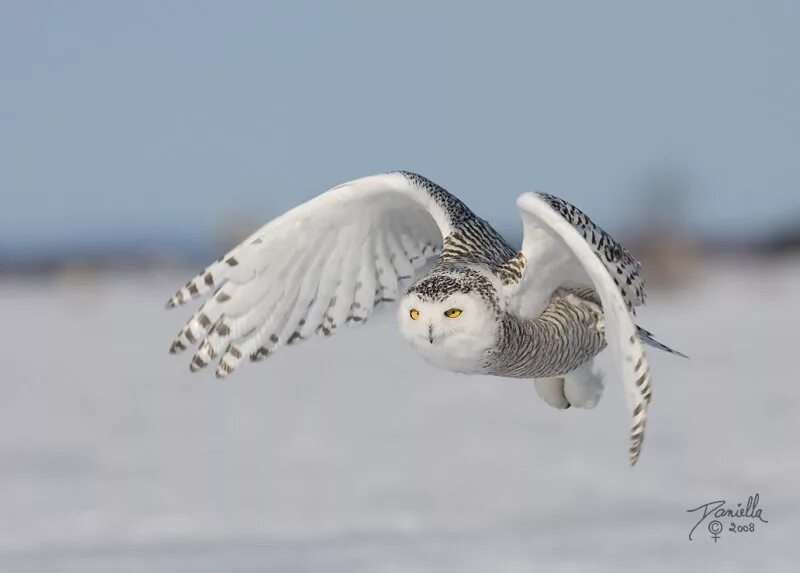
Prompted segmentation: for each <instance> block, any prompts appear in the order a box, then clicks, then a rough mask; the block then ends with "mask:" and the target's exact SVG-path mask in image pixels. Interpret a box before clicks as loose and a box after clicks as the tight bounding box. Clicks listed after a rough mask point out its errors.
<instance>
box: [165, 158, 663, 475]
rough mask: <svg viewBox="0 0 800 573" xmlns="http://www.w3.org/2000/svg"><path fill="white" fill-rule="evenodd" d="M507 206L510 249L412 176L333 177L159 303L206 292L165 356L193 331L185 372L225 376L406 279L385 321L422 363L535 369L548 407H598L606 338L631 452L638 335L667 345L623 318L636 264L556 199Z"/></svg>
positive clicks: (635, 286)
mask: <svg viewBox="0 0 800 573" xmlns="http://www.w3.org/2000/svg"><path fill="white" fill-rule="evenodd" d="M517 206H518V208H519V210H520V214H521V215H522V222H523V225H524V237H523V241H522V248H521V249H520V250H519V251H516V250H515V249H514V248H512V247H511V246H510V245H509V244H508V243H507V242H506V241H505V240H504V239H503V237H501V236H500V235H499V234H498V233H497V231H495V230H494V229H493V228H492V227H491V226H490V225H489V223H487V222H486V221H484V220H483V219H481V218H480V217H478V216H477V215H475V214H474V213H473V212H472V211H471V210H470V209H469V208H468V207H467V206H466V205H464V203H462V202H461V201H460V200H458V199H457V198H456V197H454V196H453V195H451V194H450V193H448V192H447V191H445V190H444V189H443V188H442V187H440V186H438V185H436V184H435V183H433V182H432V181H430V180H428V179H426V178H425V177H422V176H420V175H416V174H414V173H409V172H405V171H399V172H393V173H385V174H382V175H373V176H369V177H363V178H361V179H356V180H354V181H350V182H348V183H344V184H342V185H339V186H338V187H334V188H333V189H330V190H329V191H327V192H325V193H323V194H321V195H319V196H318V197H316V198H314V199H312V200H310V201H308V202H306V203H304V204H302V205H300V206H298V207H296V208H294V209H292V210H290V211H288V212H287V213H285V214H284V215H282V216H280V217H278V218H277V219H275V220H273V221H270V222H269V223H267V224H266V225H265V226H263V227H262V228H261V229H259V230H258V231H256V232H255V233H254V234H253V235H251V236H250V237H249V238H247V239H246V240H245V241H243V242H242V243H241V244H240V245H238V246H237V247H235V248H234V249H233V250H232V251H230V252H229V253H228V254H227V255H225V256H223V257H221V258H220V259H218V260H217V261H216V262H215V263H213V264H212V265H211V266H209V267H208V268H206V269H204V270H203V271H202V272H201V273H200V274H199V275H197V277H195V278H194V279H192V280H190V281H189V282H188V283H187V284H186V286H185V287H183V288H181V289H180V290H179V291H178V292H177V293H176V294H175V295H174V296H173V297H172V298H171V299H170V300H169V301H168V302H167V307H168V308H172V307H175V306H177V305H181V304H183V303H185V302H187V301H189V300H191V299H194V298H197V297H200V296H202V295H204V294H206V293H208V292H209V291H211V290H213V291H214V292H213V296H211V297H210V298H209V299H208V300H207V301H206V302H205V303H204V304H203V305H202V306H201V307H200V309H199V310H198V311H197V312H196V313H195V314H194V315H192V317H191V318H190V319H189V321H188V323H187V325H186V326H185V328H183V329H182V330H181V331H180V332H179V333H178V335H177V337H176V338H175V339H174V341H173V342H172V346H171V349H170V352H172V353H178V352H181V351H183V350H185V349H186V348H188V347H189V346H191V345H194V344H197V343H198V342H199V348H198V350H197V353H196V354H195V355H194V357H193V358H192V361H191V364H190V369H191V370H192V371H193V372H195V371H197V370H200V369H202V368H204V367H205V366H206V365H207V364H209V362H211V361H212V360H215V359H216V360H217V368H216V374H217V376H218V377H225V376H228V375H229V374H230V373H231V372H233V371H234V370H235V369H236V368H237V367H238V366H239V364H240V363H241V361H242V360H243V359H244V357H245V356H249V357H250V360H253V361H258V360H261V359H263V358H264V357H266V356H269V355H270V354H272V353H273V352H275V351H276V350H277V349H278V348H280V347H281V346H284V345H289V344H296V343H298V342H300V341H302V340H305V339H307V338H308V337H310V336H312V335H314V334H323V335H325V336H330V335H332V334H334V333H336V331H337V330H338V329H339V328H340V327H341V326H342V325H345V324H349V325H360V324H364V323H366V322H367V319H368V318H369V317H370V314H371V313H372V312H373V309H374V308H375V307H376V306H378V305H380V304H382V303H389V302H394V301H395V300H397V299H398V295H399V293H401V292H402V290H401V285H403V286H405V285H408V284H409V283H410V286H409V287H408V289H407V290H406V291H405V294H402V295H401V296H399V298H400V300H399V304H398V306H397V319H398V322H399V325H400V331H401V333H402V335H403V337H404V338H405V339H406V340H407V341H408V342H409V343H410V344H411V346H413V347H414V348H415V349H416V350H417V352H419V354H421V355H422V357H423V358H424V359H425V360H427V361H428V362H430V363H432V364H434V365H435V366H438V367H440V368H444V369H446V370H451V371H455V372H462V373H467V374H489V375H494V376H505V377H512V378H528V379H532V380H533V382H534V385H535V388H536V391H537V393H538V394H539V396H541V397H542V398H543V399H544V400H545V401H546V402H547V403H549V404H550V405H552V406H555V407H557V408H562V409H564V408H569V407H570V406H576V407H584V408H591V407H593V406H595V405H596V404H597V401H598V400H599V398H600V394H601V392H602V389H603V381H602V378H601V376H600V375H599V374H598V373H597V372H596V371H595V370H594V369H593V359H594V357H595V356H596V355H597V353H598V352H600V351H601V350H602V349H603V348H605V347H606V346H608V347H609V348H610V349H611V352H612V353H613V356H614V359H615V362H616V366H617V372H616V376H617V377H618V378H620V379H621V381H622V386H623V388H624V390H625V395H626V399H627V404H628V407H629V409H630V412H631V415H632V418H633V420H632V426H631V431H630V462H631V464H634V463H636V460H637V459H638V457H639V453H640V451H641V446H642V440H643V437H644V426H645V416H646V411H647V406H648V404H649V402H650V398H651V388H650V369H649V367H648V365H647V359H646V357H645V353H644V348H643V344H642V343H643V342H644V343H647V344H650V345H652V346H655V347H657V348H660V349H662V350H665V351H668V352H674V351H672V350H671V349H669V348H668V347H666V346H664V345H662V344H660V343H658V342H656V341H655V340H654V339H653V338H652V336H651V335H650V333H648V332H647V331H645V330H644V329H642V328H639V327H638V326H636V325H635V324H634V322H633V320H632V315H633V313H634V307H636V306H637V305H641V304H643V303H644V298H645V293H644V282H643V280H642V278H641V276H640V273H639V271H640V265H639V263H638V262H637V261H636V260H634V259H633V258H632V257H631V255H630V254H629V253H628V251H627V250H625V248H624V247H622V246H621V245H620V244H619V243H617V242H616V241H615V240H614V239H612V238H611V237H610V236H609V235H608V234H607V233H606V232H604V231H603V230H602V229H601V228H600V227H598V226H597V225H595V224H594V223H592V221H591V220H590V219H589V218H588V217H587V216H586V215H585V214H584V213H583V212H581V211H580V210H578V209H577V208H576V207H574V206H572V205H571V204H569V203H567V202H566V201H564V200H562V199H558V198H557V197H554V196H552V195H546V194H543V193H524V194H523V195H520V197H519V198H518V199H517ZM436 255H438V258H437V259H436V261H435V263H434V264H433V265H432V266H431V265H430V264H426V261H427V260H428V259H431V258H433V257H434V256H436ZM423 267H425V268H426V269H427V271H426V272H423V271H422V269H423ZM417 271H420V272H417ZM418 274H422V276H416V275H418ZM676 354H677V353H676Z"/></svg>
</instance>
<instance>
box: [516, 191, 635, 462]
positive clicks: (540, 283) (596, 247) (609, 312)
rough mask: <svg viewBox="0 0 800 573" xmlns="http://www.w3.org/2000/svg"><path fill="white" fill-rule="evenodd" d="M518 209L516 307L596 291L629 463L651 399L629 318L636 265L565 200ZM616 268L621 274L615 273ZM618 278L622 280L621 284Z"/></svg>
mask: <svg viewBox="0 0 800 573" xmlns="http://www.w3.org/2000/svg"><path fill="white" fill-rule="evenodd" d="M517 206H518V207H519V210H520V214H521V215H522V221H523V225H524V237H523V242H522V250H521V254H522V256H523V257H524V259H523V264H524V267H525V269H524V274H523V277H522V280H521V283H520V284H519V285H518V288H517V291H516V294H515V296H514V303H515V304H516V305H517V306H519V308H520V309H522V313H523V314H525V313H526V312H527V313H530V312H534V313H535V312H536V310H535V309H537V308H539V307H543V306H544V305H546V303H547V300H548V299H549V297H550V295H551V294H552V292H553V291H554V290H555V289H556V288H558V287H559V286H568V285H576V286H580V285H591V286H592V287H593V288H594V289H595V291H596V292H597V294H598V296H599V297H600V301H601V303H602V307H603V313H604V315H605V335H606V341H607V344H608V347H609V348H610V349H611V352H612V353H613V356H614V358H615V362H616V365H617V368H618V370H619V375H620V377H621V378H622V384H623V387H624V389H625V397H626V401H627V404H628V408H629V409H630V410H631V414H632V417H633V421H632V426H631V433H630V463H631V465H633V464H635V463H636V460H637V459H638V457H639V453H640V452H641V447H642V441H643V439H644V426H645V420H646V413H647V405H648V404H649V402H650V396H651V391H650V368H649V366H648V364H647V358H646V357H645V353H644V347H643V346H642V342H641V341H640V339H639V336H638V333H637V327H636V325H635V324H634V322H633V320H632V306H633V305H634V304H637V303H641V302H642V301H643V298H644V292H643V283H642V281H641V278H640V277H639V273H638V270H639V268H638V263H636V264H632V263H631V262H630V261H633V259H632V258H631V257H630V255H629V254H628V252H627V251H625V250H624V249H623V248H622V247H621V246H620V245H619V244H618V243H616V242H615V241H613V239H611V238H610V237H609V236H608V235H607V234H605V233H604V232H602V230H601V229H599V227H596V226H595V225H594V224H593V223H592V222H591V221H590V220H589V219H588V217H586V216H585V215H584V214H583V213H581V212H580V211H578V210H577V209H576V208H575V207H573V206H572V205H570V204H569V203H567V202H566V201H563V200H561V199H558V198H556V197H552V196H550V195H545V194H542V193H525V194H523V195H520V197H519V198H518V199H517ZM587 233H588V236H587ZM600 233H602V235H601V234H600ZM598 243H599V244H598ZM634 262H635V261H634ZM617 268H621V269H622V270H621V271H620V272H617ZM619 277H626V278H625V279H624V280H623V281H622V283H624V284H621V281H620V280H619ZM631 277H633V278H632V279H631V280H630V281H628V280H627V279H628V278H631Z"/></svg>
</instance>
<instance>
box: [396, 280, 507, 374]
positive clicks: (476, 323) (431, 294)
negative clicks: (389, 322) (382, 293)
mask: <svg viewBox="0 0 800 573" xmlns="http://www.w3.org/2000/svg"><path fill="white" fill-rule="evenodd" d="M498 304H499V303H498V298H497V292H496V289H495V287H494V285H493V284H492V282H491V281H490V280H489V279H487V278H486V277H485V276H484V275H482V274H481V273H478V272H476V271H471V270H465V269H461V270H460V271H457V270H448V271H440V272H434V273H432V274H429V275H427V276H425V277H423V278H422V279H420V280H419V281H417V282H415V283H414V284H412V285H411V287H410V288H409V289H408V291H406V294H405V295H404V296H403V298H402V299H401V301H400V305H399V306H398V311H397V312H398V314H397V319H398V321H399V323H400V332H401V333H402V335H403V337H404V338H405V339H406V340H407V341H408V342H410V343H411V345H412V346H413V347H414V348H415V349H416V350H417V351H418V352H419V353H420V354H422V356H423V357H424V358H426V359H427V360H428V361H430V362H432V363H434V364H435V365H437V366H440V367H442V368H447V369H449V370H455V371H474V370H475V366H476V364H478V363H480V362H482V361H483V359H484V358H485V355H486V352H487V351H488V350H489V349H491V348H493V347H494V345H495V342H496V338H497V324H498V316H499V313H500V309H499V306H498Z"/></svg>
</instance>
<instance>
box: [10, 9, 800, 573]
mask: <svg viewBox="0 0 800 573" xmlns="http://www.w3.org/2000/svg"><path fill="white" fill-rule="evenodd" d="M799 23H800V5H798V4H797V3H796V2H790V1H775V2H769V3H765V2H761V3H757V2H722V1H715V2H703V3H697V2H684V1H678V2H670V3H655V2H633V1H627V2H626V1H616V0H613V1H606V2H547V3H545V2H497V3H492V5H491V6H488V5H487V6H480V5H472V4H470V3H462V2H452V1H442V2H435V3H432V2H403V3H388V2H337V3H333V2H331V3H315V2H266V1H265V2H240V1H231V2H188V1H186V2H179V1H168V2H154V1H143V2H100V1H94V2H84V1H74V2H69V3H67V2H42V1H12V0H5V1H3V2H0V197H2V208H0V316H2V317H3V319H4V325H5V328H3V334H2V335H0V343H1V344H0V348H2V349H1V350H0V357H2V365H3V374H2V376H0V388H1V389H2V395H3V398H2V401H1V402H0V569H2V570H3V571H142V570H146V571H184V570H185V571H220V570H225V571H350V572H352V571H392V572H394V571H444V570H458V571H472V570H474V571H486V570H494V571H531V570H535V569H544V570H549V569H553V568H558V569H559V570H571V571H573V570H574V571H583V570H591V571H601V570H609V571H612V570H613V571H625V570H632V569H633V568H634V567H635V568H636V569H641V568H642V566H644V567H645V568H646V569H647V570H648V571H661V570H664V571H669V570H675V569H676V568H678V567H680V568H682V569H683V570H694V569H705V570H726V571H749V570H753V569H754V568H756V569H758V570H761V571H767V570H769V571H789V570H794V568H795V567H796V560H797V559H798V558H800V554H799V553H798V549H797V545H796V541H795V540H796V536H797V534H798V533H800V491H799V489H798V486H797V484H798V483H800V481H798V478H800V456H798V450H797V436H798V435H799V434H798V432H799V431H800V423H799V422H798V419H797V415H796V412H797V405H798V398H799V396H800V394H799V391H798V387H797V382H798V375H797V372H796V368H795V363H794V361H793V360H792V358H793V352H795V351H796V348H795V346H796V341H797V340H798V336H797V331H796V325H797V324H798V321H799V320H800V304H798V303H800V161H798V157H799V156H800V105H799V104H798V102H800V74H798V73H797V65H798V64H797V62H798V56H800V34H798V33H797V30H798V24H799ZM394 169H406V170H410V171H415V172H418V173H421V174H423V175H425V176H427V177H429V178H430V179H432V180H434V181H436V182H437V183H439V184H441V185H442V186H444V187H445V188H447V189H448V190H450V191H451V192H453V193H455V194H457V195H458V196H459V197H460V198H462V199H463V200H464V201H465V202H466V203H467V204H468V205H469V206H470V207H472V208H473V209H474V210H475V211H476V212H478V213H479V214H480V215H481V216H483V217H484V218H487V219H488V220H490V221H491V222H492V223H493V224H494V225H495V226H496V228H497V229H498V230H499V231H501V232H502V233H503V234H505V235H506V236H507V237H508V238H509V239H510V240H512V241H513V242H518V241H519V239H520V235H521V225H520V220H519V216H518V214H517V211H516V207H515V204H514V200H515V198H516V196H517V195H519V194H520V193H522V192H524V191H528V190H532V189H537V190H542V191H546V192H549V193H552V194H555V195H559V196H561V197H564V198H565V199H567V200H569V201H571V202H573V203H574V204H576V205H578V206H579V207H580V208H581V209H583V210H584V211H586V212H587V213H588V214H589V215H590V216H591V217H592V218H593V219H594V220H595V222H597V223H599V224H600V225H601V226H602V227H604V228H605V229H606V230H608V231H609V232H611V233H612V234H613V235H614V236H615V237H617V238H619V239H621V240H622V241H623V242H625V244H626V245H627V246H628V247H629V249H630V250H631V251H632V252H633V254H634V255H635V256H637V257H638V258H640V259H641V260H642V262H643V264H644V275H645V278H646V280H647V282H648V288H649V300H648V307H647V308H645V309H643V310H642V312H641V313H640V324H642V325H643V326H645V327H646V328H648V329H650V330H652V331H653V332H655V334H656V335H657V336H658V337H659V338H661V339H663V340H664V341H665V342H666V343H668V344H670V345H672V346H674V347H676V348H677V349H679V350H681V351H683V352H686V353H687V354H689V355H690V356H691V359H690V360H688V361H684V360H679V359H676V358H673V357H670V356H666V355H658V354H654V353H651V354H653V356H652V368H653V372H654V375H653V378H654V386H655V390H654V395H655V398H654V403H653V405H652V407H651V409H650V411H651V415H650V422H649V424H648V437H647V441H646V444H645V449H644V453H643V456H642V459H641V460H640V462H639V465H638V466H637V467H636V468H635V469H633V470H631V469H630V468H628V467H627V462H626V452H625V448H626V439H627V423H628V419H627V413H626V412H625V408H624V400H623V395H622V392H621V388H620V387H619V385H618V384H616V383H615V380H613V379H611V378H609V379H608V380H607V388H606V396H605V398H604V399H603V401H602V402H601V403H600V405H599V407H598V408H597V409H596V410H594V411H589V412H587V411H575V409H574V408H573V409H571V410H568V411H566V412H561V411H555V410H552V409H550V408H549V407H547V406H546V405H545V404H544V403H543V402H541V401H540V400H539V399H538V398H537V397H536V395H535V392H534V391H533V388H532V387H531V385H530V384H528V383H525V382H520V381H507V380H499V379H491V378H473V377H463V376H459V375H456V374H450V373H447V372H440V371H434V370H433V369H432V368H431V367H428V366H427V365H425V364H424V363H422V360H421V359H420V358H418V357H417V356H416V355H415V354H414V353H413V351H412V350H410V349H408V348H406V347H405V346H404V345H403V343H402V342H401V340H400V339H399V336H398V334H397V333H396V331H395V327H394V317H393V316H392V313H384V315H383V316H380V317H376V318H375V319H374V323H373V324H370V326H369V328H365V329H353V330H351V331H348V332H345V333H342V334H340V335H338V336H336V337H334V338H332V339H331V340H325V341H319V340H313V341H309V342H307V343H305V344H303V345H300V346H298V347H296V348H291V349H287V350H285V351H283V352H280V353H277V354H276V355H275V356H274V357H272V358H270V360H269V361H267V362H265V363H262V364H259V365H244V366H243V367H242V368H241V369H240V370H239V371H238V372H237V374H236V375H235V376H233V377H232V378H231V379H230V380H229V381H225V382H224V383H223V382H220V381H217V380H215V379H214V378H213V376H212V375H210V373H206V372H204V373H203V374H200V375H195V376H192V375H190V373H189V371H188V367H187V366H188V362H187V360H186V359H185V358H184V357H183V356H181V357H180V358H174V357H170V356H168V355H167V348H168V345H169V342H170V340H171V338H172V335H173V334H174V333H175V332H177V330H178V329H179V328H180V326H182V324H183V322H182V321H183V319H184V318H185V316H186V312H184V311H173V312H172V313H167V312H165V311H164V310H163V303H164V302H165V300H166V299H167V298H168V297H169V296H170V295H171V294H172V293H173V292H174V290H175V289H176V288H177V287H178V286H180V285H182V284H183V283H184V282H185V281H186V280H187V279H188V278H190V277H191V276H192V275H193V274H194V273H195V272H196V270H197V269H198V268H200V267H202V266H204V265H205V264H206V263H208V262H210V261H211V260H213V259H215V258H216V257H218V256H219V255H221V254H222V253H223V252H225V251H226V250H227V249H228V248H230V247H231V246H232V245H234V244H235V243H236V242H237V240H239V239H241V238H242V237H244V236H246V235H247V234H249V233H250V232H251V231H252V230H254V228H256V227H257V226H259V225H260V224H262V223H263V222H265V221H266V220H269V219H270V218H272V217H275V216H277V215H279V214H280V213H282V212H283V211H285V210H287V209H289V208H290V207H292V206H294V205H296V204H298V203H301V202H303V201H305V200H307V199H310V198H311V197H313V196H315V195H316V194H318V193H319V192H321V191H323V190H325V189H327V188H330V187H332V186H334V185H336V184H338V183H341V182H343V181H346V180H349V179H353V178H356V177H360V176H363V175H368V174H372V173H378V172H383V171H388V170H394ZM365 357H366V358H365ZM756 492H759V493H760V507H761V508H762V509H763V512H764V518H765V519H767V520H768V521H769V523H768V524H761V523H760V522H759V525H758V528H757V531H756V532H755V533H751V534H748V535H744V534H741V533H739V534H734V533H730V534H727V535H723V538H722V539H720V540H719V542H713V541H712V540H711V539H710V538H709V533H708V532H707V531H705V530H703V528H702V527H701V528H699V529H698V531H701V530H702V533H701V534H698V535H696V536H695V538H694V540H693V541H689V540H688V533H689V530H690V529H691V527H692V526H693V525H694V523H695V522H696V521H697V519H696V518H695V516H694V514H691V513H687V512H686V510H687V509H690V508H694V507H697V506H699V505H701V504H703V503H706V502H708V501H712V500H722V499H725V500H728V501H729V503H730V504H731V505H733V506H735V505H736V503H744V502H745V501H746V499H747V497H748V496H750V495H753V494H754V493H756ZM726 527H727V525H726Z"/></svg>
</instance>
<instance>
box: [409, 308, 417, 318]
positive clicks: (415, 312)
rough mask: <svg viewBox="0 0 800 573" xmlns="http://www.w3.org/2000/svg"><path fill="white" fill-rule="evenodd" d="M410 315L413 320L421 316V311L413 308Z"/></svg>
mask: <svg viewBox="0 0 800 573" xmlns="http://www.w3.org/2000/svg"><path fill="white" fill-rule="evenodd" d="M408 316H410V317H411V320H417V319H418V318H419V311H418V310H417V309H416V308H412V309H411V312H409V313H408Z"/></svg>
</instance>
